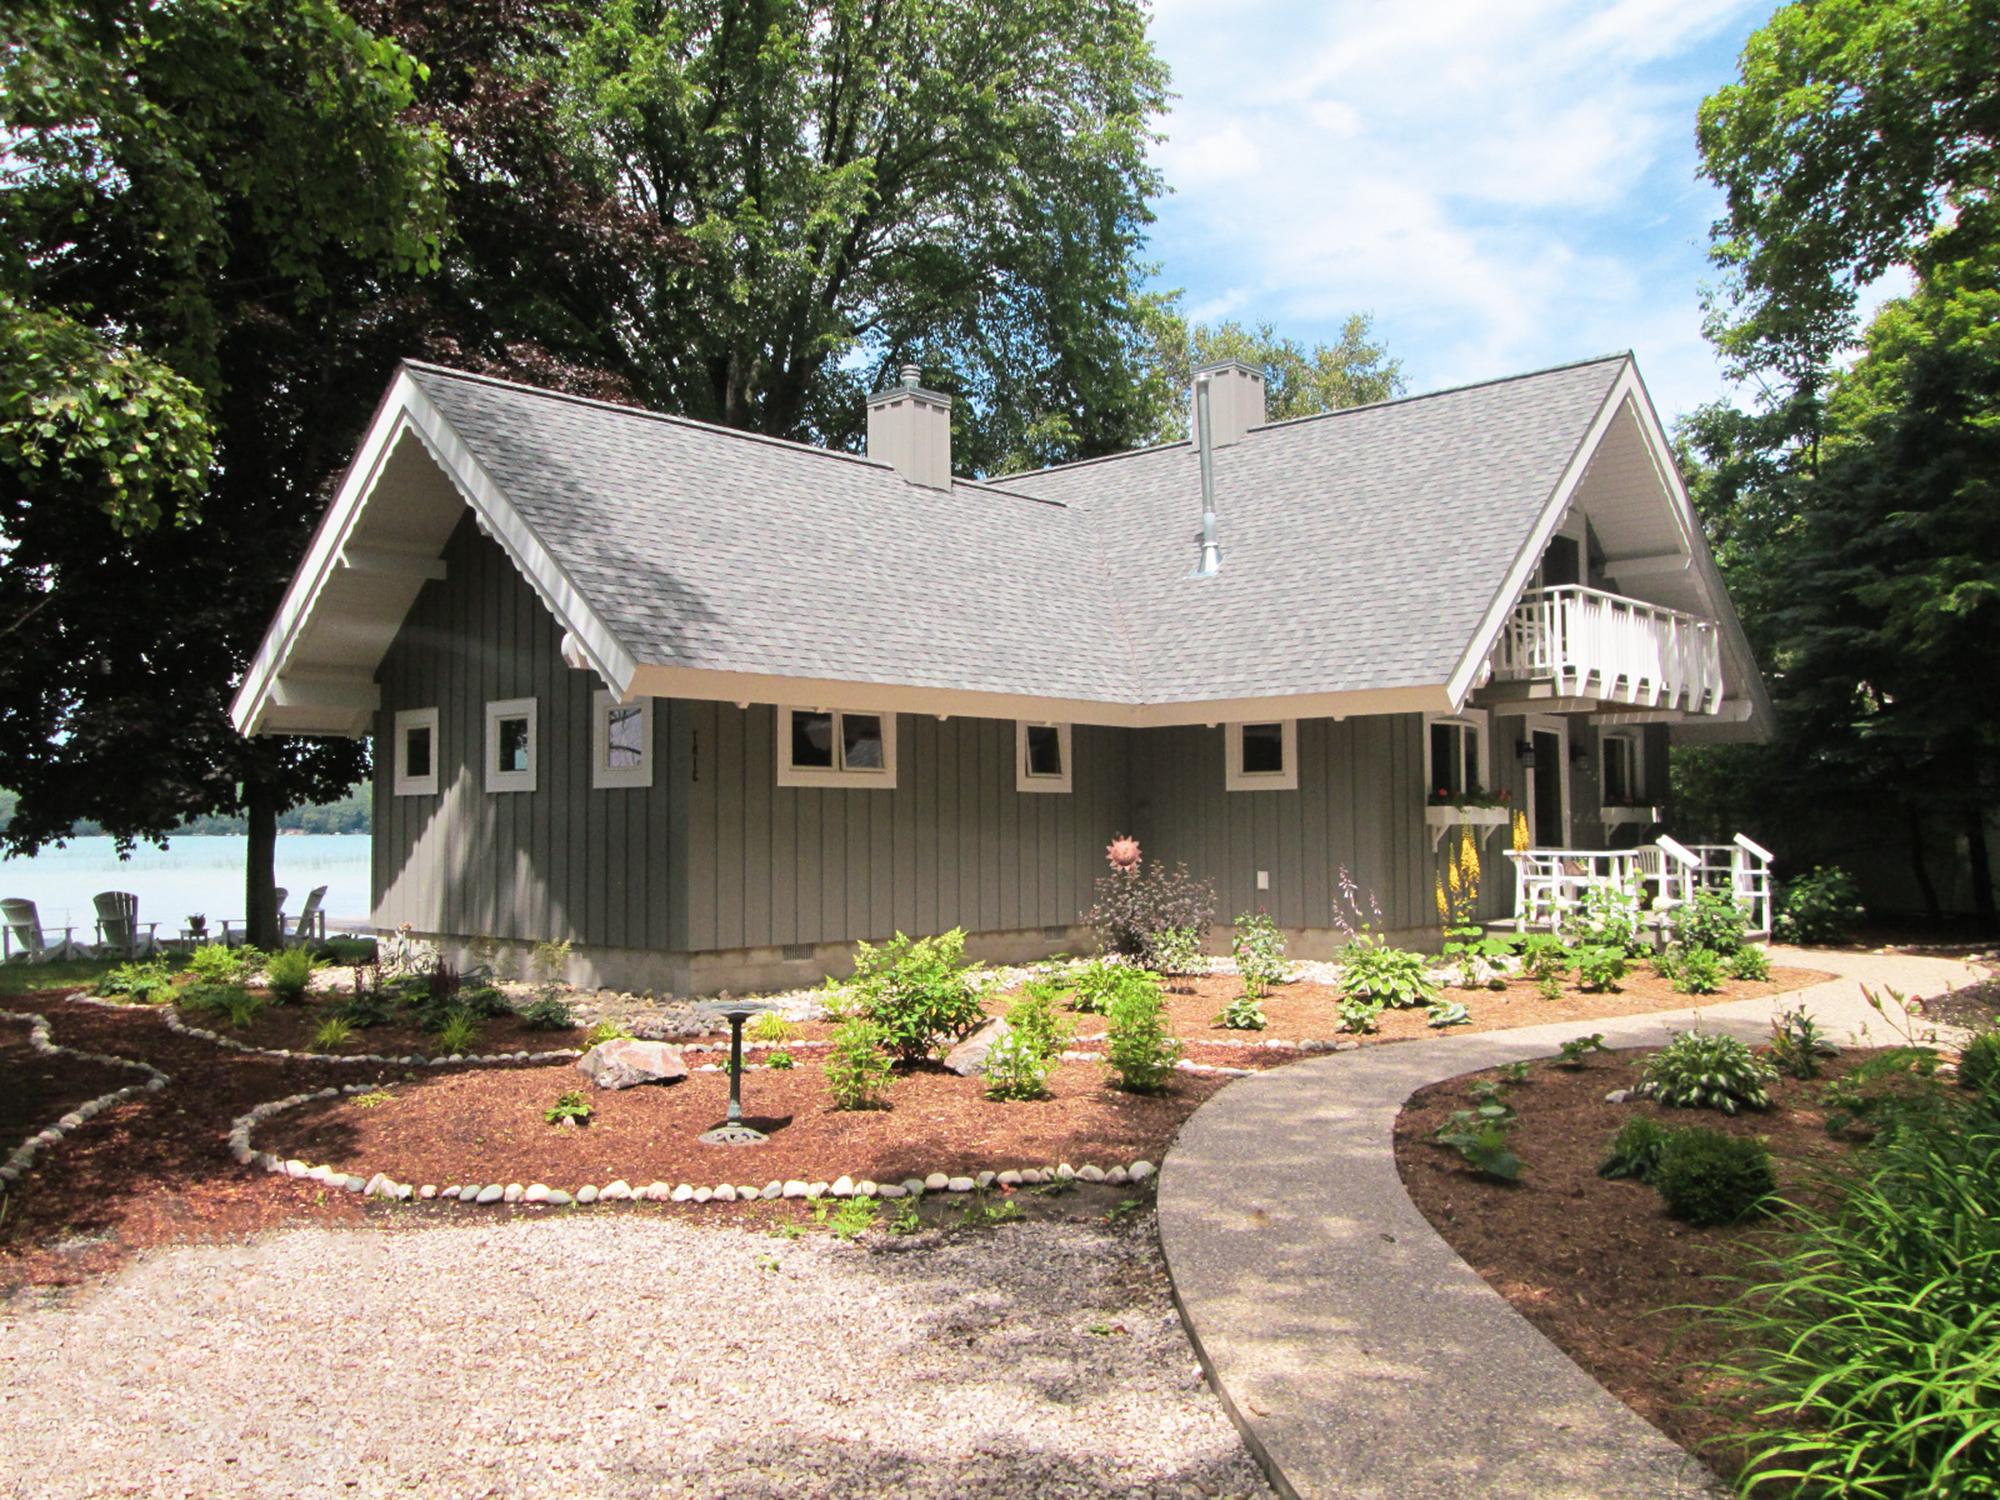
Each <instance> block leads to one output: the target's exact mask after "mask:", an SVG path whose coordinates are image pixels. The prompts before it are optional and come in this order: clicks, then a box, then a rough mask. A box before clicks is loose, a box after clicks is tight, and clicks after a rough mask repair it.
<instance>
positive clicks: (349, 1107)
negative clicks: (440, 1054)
mask: <svg viewBox="0 0 2000 1500" xmlns="http://www.w3.org/2000/svg"><path fill="white" fill-rule="evenodd" d="M1226 1081H1227V1080H1226V1079H1223V1078H1219V1077H1212V1076H1204V1075H1199V1074H1189V1073H1179V1074H1177V1075H1176V1076H1175V1078H1174V1080H1173V1082H1172V1083H1171V1085H1170V1086H1169V1088H1168V1090H1167V1092H1166V1093H1165V1094H1163V1095H1160V1096H1157V1097H1142V1096H1140V1095H1136V1094H1127V1093H1124V1092H1122V1091H1120V1090H1118V1089H1116V1088H1113V1087H1112V1086H1111V1084H1110V1082H1109V1074H1108V1072H1107V1071H1106V1070H1105V1069H1104V1068H1103V1067H1101V1066H1099V1065H1097V1064H1095V1063H1085V1062H1074V1063H1064V1064H1061V1065H1060V1066H1059V1067H1057V1068H1056V1069H1055V1070H1054V1072H1053V1073H1052V1074H1051V1075H1050V1077H1049V1090H1050V1093H1051V1095H1052V1096H1053V1097H1052V1098H1049V1099H1042V1100H1033V1101H1022V1102H1016V1103H999V1102H997V1101H994V1100H990V1099H988V1098H987V1097H986V1094H985V1088H984V1085H983V1083H982V1082H981V1081H980V1080H979V1079H976V1078H960V1077H959V1076H957V1075H956V1074H953V1073H947V1072H945V1071H943V1070H942V1069H933V1068H923V1069H918V1070H914V1071H909V1072H904V1073H899V1074H898V1076H897V1077H896V1079H895V1080H894V1082H893V1083H892V1084H891V1085H890V1087H889V1091H888V1107H887V1108H886V1109H876V1110H837V1109H835V1108H834V1107H833V1103H832V1099H831V1097H830V1096H829V1094H828V1092H827V1088H826V1079H825V1074H824V1071H823V1069H822V1067H821V1065H820V1062H819V1060H818V1059H817V1058H816V1057H815V1058H812V1059H810V1060H808V1059H807V1058H805V1057H801V1058H800V1059H799V1062H798V1065H797V1066H796V1067H794V1068H791V1069H788V1070H770V1071H763V1072H755V1073H750V1074H746V1075H745V1077H744V1081H743V1097H744V1104H743V1108H744V1113H745V1116H746V1117H747V1118H748V1119H749V1120H750V1122H751V1123H752V1124H754V1125H756V1126H757V1127H758V1128H759V1129H761V1130H765V1131H768V1132H769V1133H770V1135H771V1140H770V1143H769V1144H768V1145H763V1146H751V1147H732V1146H705V1145H703V1144H702V1143H701V1142H700V1141H699V1140H697V1139H696V1137H697V1136H698V1135H700V1133H701V1132H702V1131H704V1130H707V1129H708V1128H710V1127H711V1126H714V1125H718V1124H720V1123H721V1122H722V1120H723V1117H724V1110H725V1108H726V1106H727V1102H728V1098H729V1080H728V1075H727V1074H726V1073H721V1072H717V1073H694V1074H691V1075H690V1076H689V1077H688V1078H686V1079H684V1080H683V1081H681V1082H679V1083H674V1084H668V1085H658V1084H648V1085H643V1086H641V1087H639V1088H631V1089H618V1090H604V1089H597V1088H593V1087H590V1086H589V1085H588V1084H587V1082H586V1081H585V1080H584V1079H583V1078H582V1076H581V1075H580V1074H579V1073H578V1072H577V1071H576V1068H575V1066H574V1065H573V1064H565V1065H558V1066H549V1065H543V1066H540V1067H529V1068H519V1069H513V1068H510V1069H504V1070H480V1071H476V1072H472V1071H468V1072H463V1073H452V1074H445V1075H441V1076H439V1075H432V1076H426V1077H422V1078H419V1079H417V1080H415V1081H414V1082H412V1083H409V1084H406V1085H403V1086H400V1087H397V1088H395V1089H393V1090H392V1091H391V1094H392V1097H391V1099H390V1100H389V1101H388V1102H386V1103H381V1104H377V1105H375V1106H373V1107H369V1108H364V1107H361V1106H358V1105H356V1104H355V1103H354V1102H353V1101H352V1100H339V1101H334V1100H328V1101H324V1102H316V1103H313V1104H309V1105H302V1106H301V1107H300V1108H298V1109H296V1110H290V1111H287V1112H285V1113H284V1114H282V1115H279V1116H278V1117H277V1118H276V1119H274V1120H272V1121H270V1122H269V1123H268V1124H267V1125H266V1126H265V1127H264V1129H263V1130H262V1131H260V1132H259V1134H258V1145H259V1146H260V1147H261V1148H262V1149H264V1150H268V1151H272V1152H276V1153H279V1154H282V1155H286V1156H296V1157H301V1158H303V1159H304V1160H306V1161H310V1162H315V1163H318V1162H326V1163H328V1164H330V1165H333V1166H336V1167H340V1168H341V1169H342V1170H344V1171H347V1172H351V1173H354V1174H356V1175H358V1176H363V1177H366V1176H371V1175H372V1174H373V1173H375V1172H378V1171H381V1172H387V1173H389V1174H390V1175H391V1176H393V1177H396V1178H398V1179H400V1180H403V1181H407V1182H415V1183H432V1184H435V1185H436V1186H438V1187H446V1186H449V1185H450V1184H453V1183H463V1182H496V1181H497V1182H521V1183H529V1182H542V1183H546V1184H548V1185H549V1186H551V1187H558V1188H563V1189H566V1190H569V1191H574V1190H575V1189H576V1188H577V1187H578V1186H579V1185H581V1184H584V1183H596V1184H599V1185H602V1184H603V1183H605V1182H609V1181H611V1180H612V1179H614V1178H624V1179H625V1180H626V1181H628V1182H631V1183H633V1184H634V1185H638V1186H643V1185H644V1184H646V1183H649V1182H655V1181H658V1182H672V1183H682V1182H691V1183H696V1184H709V1185H713V1184H715V1183H721V1182H730V1183H738V1184H755V1185H757V1186H762V1185H763V1184H764V1183H766V1182H770V1181H772V1180H774V1179H776V1180H785V1179H789V1178H799V1179H803V1180H805V1181H809V1182H830V1181H832V1180H833V1179H835V1178H837V1177H839V1176H841V1175H842V1174H846V1175H848V1176H851V1177H853V1178H855V1179H856V1180H857V1181H859V1180H860V1179H862V1178H874V1179H875V1180H877V1181H879V1182H899V1181H901V1180H902V1179H903V1178H905V1177H911V1176H916V1177H922V1176H925V1175H927V1174H929V1173H931V1172H939V1171H942V1172H947V1173H953V1174H967V1175H970V1174H972V1173H976V1172H980V1171H995V1172H998V1171H1005V1170H1007V1169H1008V1168H1018V1167H1044V1166H1054V1165H1056V1164H1058V1163H1061V1162H1069V1163H1071V1164H1072V1165H1074V1166H1077V1167H1081V1166H1083V1165H1084V1164H1085V1163H1086V1162H1091V1163H1095V1164H1096V1165H1098V1166H1100V1167H1103V1168H1105V1169H1106V1170H1109V1169H1110V1168H1111V1167H1113V1166H1118V1165H1123V1164H1126V1163H1129V1162H1131V1161H1133V1160H1134V1159H1135V1158H1138V1157H1145V1158H1147V1159H1149V1160H1150V1161H1152V1162H1154V1163H1155V1164H1157V1163H1158V1162H1159V1160H1160V1158H1161V1155H1162V1154H1163V1153H1164V1151H1165V1149H1166V1147H1167V1144H1168V1142H1169V1141H1171V1140H1172V1139H1173V1135H1174V1132H1175V1131H1176V1130H1178V1129H1179V1128H1180V1124H1181V1122H1182V1121H1183V1120H1185V1119H1186V1118H1187V1117H1188V1116H1189V1115H1190V1114H1192V1113H1193V1112H1194V1110H1195V1108H1196V1107H1197V1106H1198V1105H1200V1104H1201V1103H1202V1102H1203V1101H1204V1100H1206V1099H1207V1098H1209V1096H1210V1095H1212V1094H1214V1093H1215V1091H1216V1090H1217V1089H1219V1088H1221V1087H1222V1086H1223V1084H1224V1083H1225V1082H1226ZM579 1087H581V1088H583V1089H585V1091H586V1093H587V1096H588V1098H589V1100H590V1103H591V1106H592V1108H593V1109H594V1110H595V1111H596V1113H595V1114H594V1115H593V1117H592V1119H591V1122H590V1124H588V1125H586V1126H582V1127H579V1128H563V1127H558V1126H552V1125H549V1124H547V1123H545V1122H544V1121H543V1119H542V1112H543V1111H544V1110H545V1109H547V1108H548V1107H549V1106H550V1105H551V1104H553V1103H554V1102H555V1100H556V1096H557V1095H558V1094H560V1093H562V1092H564V1091H565V1090H568V1089H574V1088H579Z"/></svg>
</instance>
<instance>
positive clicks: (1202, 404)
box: [1188, 375, 1222, 578]
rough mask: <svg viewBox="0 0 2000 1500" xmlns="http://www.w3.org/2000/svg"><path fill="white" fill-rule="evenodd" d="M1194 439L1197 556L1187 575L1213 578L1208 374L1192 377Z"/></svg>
mask: <svg viewBox="0 0 2000 1500" xmlns="http://www.w3.org/2000/svg"><path fill="white" fill-rule="evenodd" d="M1194 440H1195V445H1196V447H1198V448H1199V449H1200V450H1201V558H1200V560H1199V561H1198V562H1196V563H1195V565H1194V571H1193V572H1191V573H1189V574H1188V577H1190V578H1213V577H1214V576H1215V575H1216V574H1217V573H1219V572H1221V571H1222V544H1221V543H1220V542H1218V541H1217V540H1216V539H1215V426H1214V423H1213V422H1212V421H1211V420H1210V418H1209V413H1208V377H1207V376H1206V375H1197V376H1196V377H1195V380H1194Z"/></svg>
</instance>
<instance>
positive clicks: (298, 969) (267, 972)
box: [264, 948, 318, 1005]
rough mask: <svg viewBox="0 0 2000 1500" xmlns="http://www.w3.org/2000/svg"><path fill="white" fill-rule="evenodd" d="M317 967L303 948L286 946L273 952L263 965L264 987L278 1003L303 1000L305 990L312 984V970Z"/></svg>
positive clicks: (283, 1003) (284, 1003)
mask: <svg viewBox="0 0 2000 1500" xmlns="http://www.w3.org/2000/svg"><path fill="white" fill-rule="evenodd" d="M317 967H318V965H316V964H315V963H314V962H313V956H312V954H310V953H308V952H307V951H306V950H305V949H303V948H286V949H285V950H284V951H282V952H279V953H273V954H272V955H271V957H270V959H269V960H268V961H267V962H266V963H265V965H264V988H265V989H267V990H269V991H270V992H271V998H272V999H273V1000H275V1001H277V1002H278V1004H280V1005H290V1004H291V1003H292V1002H293V1001H295V1000H303V999H304V998H305V993H306V990H307V989H308V988H310V987H311V985H312V976H313V970H314V969H315V968H317Z"/></svg>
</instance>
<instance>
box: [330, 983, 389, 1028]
mask: <svg viewBox="0 0 2000 1500" xmlns="http://www.w3.org/2000/svg"><path fill="white" fill-rule="evenodd" d="M336 1014H337V1015H338V1016H339V1017H340V1019H341V1020H343V1021H345V1022H346V1023H347V1024H348V1025H349V1026H352V1027H353V1028H354V1029H355V1030H356V1031H366V1030H368V1029H369V1028H370V1027H373V1026H386V1025H388V1024H389V1022H390V1021H392V1020H394V1019H395V1015H396V1008H395V1002H394V1001H393V1000H391V999H390V998H389V996H387V995H385V994H383V993H382V992H381V991H380V990H374V991H371V992H369V993H367V994H355V995H350V996H348V997H347V999H345V1000H343V1001H341V1003H340V1009H339V1011H337V1012H336Z"/></svg>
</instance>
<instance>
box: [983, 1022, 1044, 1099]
mask: <svg viewBox="0 0 2000 1500" xmlns="http://www.w3.org/2000/svg"><path fill="white" fill-rule="evenodd" d="M1054 1066H1055V1061H1054V1059H1053V1058H1051V1057H1049V1056H1047V1055H1045V1054H1044V1053H1043V1052H1042V1051H1041V1049H1040V1048H1039V1047H1037V1046H1036V1045H1035V1043H1034V1042H1033V1041H1031V1040H1029V1039H1028V1038H1027V1037H1024V1036H1023V1035H1022V1034H1021V1033H1020V1032H1018V1031H1009V1032H1007V1033H1006V1034H1005V1035H1003V1036H1002V1037H1001V1038H1000V1039H999V1040H998V1041H996V1042H995V1043H994V1044H993V1046H992V1047H991V1048H990V1049H989V1050H988V1051H987V1054H986V1070H985V1072H986V1097H987V1098H989V1099H1040V1098H1043V1097H1044V1096H1046V1095H1047V1093H1048V1078H1049V1069H1050V1068H1052V1067H1054Z"/></svg>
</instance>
